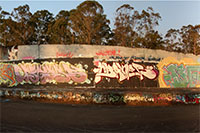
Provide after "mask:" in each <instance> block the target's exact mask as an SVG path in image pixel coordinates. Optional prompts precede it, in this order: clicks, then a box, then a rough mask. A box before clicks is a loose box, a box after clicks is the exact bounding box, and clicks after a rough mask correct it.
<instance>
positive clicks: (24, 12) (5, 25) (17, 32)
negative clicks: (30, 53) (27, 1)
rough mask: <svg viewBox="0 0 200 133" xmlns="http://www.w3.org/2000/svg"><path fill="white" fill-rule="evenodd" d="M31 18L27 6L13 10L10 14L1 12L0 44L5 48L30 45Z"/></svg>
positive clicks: (31, 32)
mask: <svg viewBox="0 0 200 133" xmlns="http://www.w3.org/2000/svg"><path fill="white" fill-rule="evenodd" d="M31 16H32V14H31V12H30V8H29V6H28V5H23V6H19V7H17V8H14V10H13V11H12V12H11V13H9V12H5V11H1V28H0V30H1V43H3V44H4V45H6V46H13V45H26V44H30V43H31V37H32V35H33V27H32V25H31V22H30V18H31Z"/></svg>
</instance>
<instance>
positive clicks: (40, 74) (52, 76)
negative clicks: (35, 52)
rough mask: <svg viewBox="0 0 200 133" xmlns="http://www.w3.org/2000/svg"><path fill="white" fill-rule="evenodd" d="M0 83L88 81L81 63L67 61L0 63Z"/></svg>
mask: <svg viewBox="0 0 200 133" xmlns="http://www.w3.org/2000/svg"><path fill="white" fill-rule="evenodd" d="M0 70H1V71H0V84H8V85H9V86H16V85H17V84H25V83H29V84H38V85H39V84H46V83H53V84H57V83H69V84H73V83H76V84H77V83H80V84H83V83H90V81H89V79H88V74H87V72H86V70H85V69H84V68H83V65H82V64H75V65H72V64H70V63H69V62H64V61H61V62H47V61H45V62H43V63H42V64H40V63H35V62H34V63H19V64H6V63H1V64H0Z"/></svg>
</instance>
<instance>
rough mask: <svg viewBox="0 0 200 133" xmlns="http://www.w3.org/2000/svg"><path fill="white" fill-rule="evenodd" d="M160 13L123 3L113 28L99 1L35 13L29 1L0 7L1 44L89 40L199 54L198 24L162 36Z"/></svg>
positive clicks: (37, 43) (94, 42)
mask: <svg viewBox="0 0 200 133" xmlns="http://www.w3.org/2000/svg"><path fill="white" fill-rule="evenodd" d="M160 20H161V16H160V14H159V13H157V12H155V11H154V10H153V8H152V7H148V8H147V9H146V10H142V11H141V12H138V11H137V10H135V9H134V7H132V6H130V5H128V4H124V5H122V6H120V7H119V8H118V9H117V10H116V15H115V22H114V26H115V27H114V29H113V30H111V28H110V27H109V24H110V21H109V20H108V19H107V16H106V15H105V14H104V10H103V7H102V5H101V4H99V3H98V2H96V1H84V2H82V3H81V4H80V5H78V6H77V8H76V9H73V10H70V11H67V10H61V11H60V12H59V13H58V14H57V15H56V16H55V17H54V15H53V14H52V13H51V12H49V11H48V10H39V11H36V12H35V13H34V14H32V13H31V12H30V7H29V6H28V5H23V6H19V7H17V8H14V9H13V11H12V12H10V13H9V12H6V11H4V10H2V8H1V7H0V45H3V46H13V45H34V44H36V45H39V44H66V45H67V44H88V45H94V44H95V45H117V46H126V47H134V48H135V47H136V48H150V49H163V50H167V51H176V52H183V53H193V54H195V55H198V54H200V24H199V25H194V26H193V25H187V26H182V28H181V29H169V30H168V32H167V34H166V35H164V36H161V35H160V34H159V33H158V31H157V30H155V27H156V26H158V25H159V22H160Z"/></svg>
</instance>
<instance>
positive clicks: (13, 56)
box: [8, 46, 18, 60]
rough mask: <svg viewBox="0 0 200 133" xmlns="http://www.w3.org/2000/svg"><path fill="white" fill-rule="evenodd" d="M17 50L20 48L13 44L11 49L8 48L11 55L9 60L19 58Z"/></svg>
mask: <svg viewBox="0 0 200 133" xmlns="http://www.w3.org/2000/svg"><path fill="white" fill-rule="evenodd" d="M17 52H18V50H17V49H15V46H13V47H12V48H11V50H8V55H9V57H8V59H9V60H17Z"/></svg>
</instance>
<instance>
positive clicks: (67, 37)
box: [47, 10, 72, 44]
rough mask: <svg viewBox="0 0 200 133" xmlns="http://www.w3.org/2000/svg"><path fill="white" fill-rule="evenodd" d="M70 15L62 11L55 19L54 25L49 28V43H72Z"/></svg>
mask: <svg viewBox="0 0 200 133" xmlns="http://www.w3.org/2000/svg"><path fill="white" fill-rule="evenodd" d="M69 16H70V13H69V12H68V11H65V10H61V11H60V12H59V13H58V14H57V15H56V17H55V20H54V21H53V23H52V24H51V25H50V26H49V29H48V32H47V33H48V34H49V36H50V40H49V43H52V44H55V43H57V44H70V43H72V34H71V31H70V30H71V27H70V20H69Z"/></svg>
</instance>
